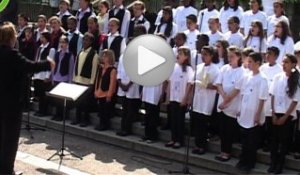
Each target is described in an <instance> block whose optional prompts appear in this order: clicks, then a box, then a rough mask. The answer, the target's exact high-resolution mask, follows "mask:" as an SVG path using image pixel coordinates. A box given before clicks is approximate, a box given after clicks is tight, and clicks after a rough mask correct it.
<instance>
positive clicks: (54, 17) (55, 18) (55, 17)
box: [48, 16, 62, 25]
mask: <svg viewBox="0 0 300 175" xmlns="http://www.w3.org/2000/svg"><path fill="white" fill-rule="evenodd" d="M53 20H56V21H57V22H58V23H59V25H62V24H61V20H60V19H59V18H58V17H57V16H52V17H51V18H49V20H48V22H49V24H51V22H52V21H53Z"/></svg>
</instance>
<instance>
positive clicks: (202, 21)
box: [197, 8, 220, 33]
mask: <svg viewBox="0 0 300 175" xmlns="http://www.w3.org/2000/svg"><path fill="white" fill-rule="evenodd" d="M219 16H220V12H219V11H218V10H217V9H214V10H212V11H208V9H207V8H206V9H203V10H201V11H200V12H199V14H198V23H197V24H198V26H199V31H200V32H201V33H206V32H209V28H208V20H209V18H211V17H219Z"/></svg>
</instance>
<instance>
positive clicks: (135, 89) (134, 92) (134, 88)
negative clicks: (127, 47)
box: [117, 55, 140, 99]
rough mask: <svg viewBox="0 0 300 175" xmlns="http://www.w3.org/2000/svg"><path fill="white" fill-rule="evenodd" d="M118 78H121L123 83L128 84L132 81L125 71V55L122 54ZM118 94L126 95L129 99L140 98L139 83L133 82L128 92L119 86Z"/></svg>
mask: <svg viewBox="0 0 300 175" xmlns="http://www.w3.org/2000/svg"><path fill="white" fill-rule="evenodd" d="M117 72H118V73H117V79H118V80H119V79H120V80H121V82H122V83H124V84H128V83H129V82H130V78H129V76H128V75H127V74H126V72H125V68H124V64H123V55H121V56H120V59H119V64H118V71H117ZM117 95H118V96H120V97H124V96H126V98H129V99H138V98H140V92H139V85H138V84H135V83H133V84H132V85H131V86H130V88H129V89H128V91H127V92H124V91H123V90H122V89H121V88H120V87H119V88H118V93H117Z"/></svg>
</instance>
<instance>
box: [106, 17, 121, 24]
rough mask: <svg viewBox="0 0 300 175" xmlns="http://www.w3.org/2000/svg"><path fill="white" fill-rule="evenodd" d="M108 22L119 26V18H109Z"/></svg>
mask: <svg viewBox="0 0 300 175" xmlns="http://www.w3.org/2000/svg"><path fill="white" fill-rule="evenodd" d="M108 22H109V23H110V22H115V23H116V24H117V25H118V26H120V20H119V19H118V18H110V19H109V21H108Z"/></svg>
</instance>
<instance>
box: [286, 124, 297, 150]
mask: <svg viewBox="0 0 300 175" xmlns="http://www.w3.org/2000/svg"><path fill="white" fill-rule="evenodd" d="M296 125H297V120H291V121H290V126H289V134H288V135H289V141H288V145H289V146H288V152H291V153H294V152H295V150H296V147H295V138H296V130H297V128H296Z"/></svg>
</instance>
